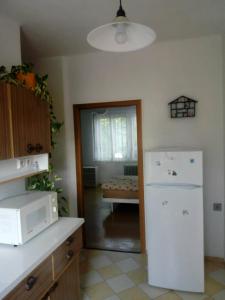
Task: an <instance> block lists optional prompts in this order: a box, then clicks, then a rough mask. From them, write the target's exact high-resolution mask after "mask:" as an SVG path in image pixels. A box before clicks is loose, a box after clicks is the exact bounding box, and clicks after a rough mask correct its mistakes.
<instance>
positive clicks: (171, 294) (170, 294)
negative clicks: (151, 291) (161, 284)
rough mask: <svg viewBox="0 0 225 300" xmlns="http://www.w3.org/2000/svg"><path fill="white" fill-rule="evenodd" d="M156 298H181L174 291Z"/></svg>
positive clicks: (177, 299)
mask: <svg viewBox="0 0 225 300" xmlns="http://www.w3.org/2000/svg"><path fill="white" fill-rule="evenodd" d="M156 299H157V300H182V299H181V298H180V296H178V295H176V294H175V293H172V292H169V293H167V294H164V295H162V296H160V297H158V298H156Z"/></svg>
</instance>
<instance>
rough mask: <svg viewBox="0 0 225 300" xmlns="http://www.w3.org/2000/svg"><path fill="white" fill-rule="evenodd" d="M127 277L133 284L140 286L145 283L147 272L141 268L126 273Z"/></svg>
mask: <svg viewBox="0 0 225 300" xmlns="http://www.w3.org/2000/svg"><path fill="white" fill-rule="evenodd" d="M127 276H128V277H129V278H130V279H131V280H132V281H133V282H134V283H135V284H140V283H144V282H146V281H147V271H146V270H143V268H139V269H137V270H134V271H131V272H128V273H127Z"/></svg>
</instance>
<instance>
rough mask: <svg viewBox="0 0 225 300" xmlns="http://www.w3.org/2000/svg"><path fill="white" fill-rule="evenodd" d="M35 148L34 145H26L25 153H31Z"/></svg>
mask: <svg viewBox="0 0 225 300" xmlns="http://www.w3.org/2000/svg"><path fill="white" fill-rule="evenodd" d="M34 150H35V147H34V146H33V145H32V144H28V145H27V153H32V152H33V151H34Z"/></svg>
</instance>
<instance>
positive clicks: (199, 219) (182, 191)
mask: <svg viewBox="0 0 225 300" xmlns="http://www.w3.org/2000/svg"><path fill="white" fill-rule="evenodd" d="M144 169H145V177H144V178H145V219H146V220H145V222H146V248H147V255H148V282H149V284H150V285H153V286H157V287H162V288H168V289H174V290H181V291H192V292H203V291H204V240H203V168H202V151H174V150H166V151H165V150H161V151H151V152H146V153H145V162H144Z"/></svg>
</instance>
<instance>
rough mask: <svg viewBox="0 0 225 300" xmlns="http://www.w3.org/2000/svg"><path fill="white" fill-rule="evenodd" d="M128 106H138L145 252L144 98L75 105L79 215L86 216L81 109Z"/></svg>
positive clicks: (142, 248)
mask: <svg viewBox="0 0 225 300" xmlns="http://www.w3.org/2000/svg"><path fill="white" fill-rule="evenodd" d="M128 106H135V107H136V117H137V144H138V145H137V146H138V184H139V224H140V242H141V252H142V253H145V252H146V247H145V210H144V174H143V173H144V170H143V145H142V100H140V99H138V100H124V101H113V102H99V103H86V104H74V105H73V118H74V134H75V159H76V184H77V207H78V216H79V217H81V218H84V217H85V214H84V193H83V159H82V143H81V118H80V111H81V110H83V109H94V108H113V107H128Z"/></svg>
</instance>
